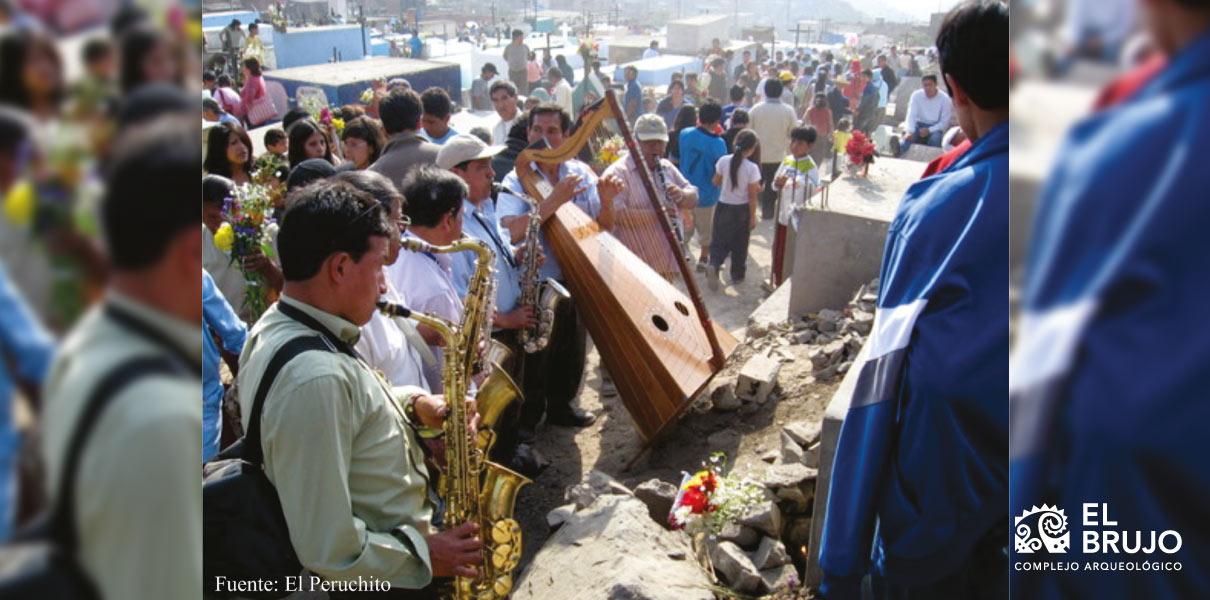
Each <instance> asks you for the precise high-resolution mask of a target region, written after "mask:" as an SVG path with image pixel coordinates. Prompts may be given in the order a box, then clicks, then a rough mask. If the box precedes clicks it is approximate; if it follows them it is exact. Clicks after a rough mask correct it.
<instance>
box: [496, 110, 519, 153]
mask: <svg viewBox="0 0 1210 600" xmlns="http://www.w3.org/2000/svg"><path fill="white" fill-rule="evenodd" d="M497 118H499V117H497ZM519 118H521V111H517V113H516V114H515V115H513V118H512V119H509V120H508V121H505V120H504V119H499V120H497V121H496V126H495V127H492V145H493V146H502V145H504V144H505V143H507V142H508V130H510V129H512V128H513V125H514V124H516V122H517V119H519Z"/></svg>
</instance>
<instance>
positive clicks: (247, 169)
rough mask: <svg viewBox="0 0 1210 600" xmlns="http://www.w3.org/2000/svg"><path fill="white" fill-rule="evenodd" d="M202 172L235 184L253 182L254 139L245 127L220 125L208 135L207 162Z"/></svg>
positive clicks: (203, 165)
mask: <svg viewBox="0 0 1210 600" xmlns="http://www.w3.org/2000/svg"><path fill="white" fill-rule="evenodd" d="M202 170H203V171H205V172H206V173H211V174H213V175H222V176H223V177H226V178H227V179H230V180H232V181H234V182H235V183H237V184H238V183H248V182H249V181H251V180H252V138H249V137H248V132H246V131H244V128H243V127H240V126H239V125H234V124H232V123H219V124H218V125H214V126H212V127H211V128H210V131H209V133H207V135H206V160H205V162H203V163H202Z"/></svg>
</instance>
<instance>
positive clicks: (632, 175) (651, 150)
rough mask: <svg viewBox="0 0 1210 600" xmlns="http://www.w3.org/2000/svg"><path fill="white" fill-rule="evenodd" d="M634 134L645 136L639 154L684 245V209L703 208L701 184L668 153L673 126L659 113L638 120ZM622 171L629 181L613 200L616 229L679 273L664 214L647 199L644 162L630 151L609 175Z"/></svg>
mask: <svg viewBox="0 0 1210 600" xmlns="http://www.w3.org/2000/svg"><path fill="white" fill-rule="evenodd" d="M634 137H635V138H636V139H637V140H638V141H639V153H640V154H642V160H643V163H644V164H646V165H647V169H648V171H649V172H650V173H651V178H652V185H653V186H654V187H655V191H656V194H658V196H659V197H658V198H656V200H658V201H659V204H660V205H661V206H662V207H663V208H664V210H665V212H666V213H667V215H668V217H669V220H670V221H671V222H672V226H673V230H674V231H675V232H676V234H677V239H678V240H679V241H680V243H681V244H682V245H683V244H684V240H685V225H684V221H683V220H682V219H681V210H691V209H693V208H696V207H697V188H696V187H694V186H693V184H691V183H689V180H687V179H685V176H684V175H682V174H681V172H680V171H679V170H677V168H676V165H673V164H672V163H671V162H670V161H668V160H667V159H665V158H663V156H664V151H665V150H666V149H667V148H668V126H667V124H666V123H664V119H663V118H662V117H660V116H659V115H655V114H651V115H643V116H641V117H639V118H638V120H636V121H635V123H634ZM611 174H612V175H617V176H618V177H619V178H621V179H623V180H624V181H625V182H626V185H625V188H624V189H623V191H621V192H619V193H618V195H617V197H615V198H614V200H613V205H612V210H613V220H612V221H613V227H612V229H611V230H610V231H611V233H613V235H614V237H616V238H618V240H620V241H621V242H622V243H623V244H625V245H626V247H627V248H630V250H631V251H633V252H634V253H635V254H637V255H638V256H639V257H640V258H642V259H643V261H644V262H646V263H647V264H648V265H650V266H651V268H652V269H655V270H656V272H658V273H659V274H660V275H662V276H663V277H664V278H665V279H668V280H670V281H671V280H672V279H674V278H675V277H676V276H677V274H678V273H679V269H678V267H677V264H676V258H675V254H673V252H672V249H671V248H670V247H668V245H667V244H666V243H665V242H664V234H663V232H662V231H661V229H660V223H659V221H658V219H659V215H657V214H656V212H655V210H654V209H653V208H652V206H651V201H650V200H649V199H648V198H647V189H646V188H645V187H643V180H642V178H641V176H640V175H639V166H638V162H637V161H636V160H635V157H634V156H627V157H626V158H624V159H622V160H619V161H617V162H615V163H613V165H611V166H610V167H609V168H608V169H606V170H605V176H609V175H611Z"/></svg>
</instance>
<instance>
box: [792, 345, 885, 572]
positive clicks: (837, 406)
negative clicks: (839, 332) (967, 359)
mask: <svg viewBox="0 0 1210 600" xmlns="http://www.w3.org/2000/svg"><path fill="white" fill-rule="evenodd" d="M868 353H869V346H868V345H867V346H863V347H862V349H861V352H860V353H859V354H858V355H857V358H856V359H854V360H853V364H854V365H860V364H862V363H864V362H865V358H866V355H867V354H868ZM860 372H861V369H860V368H854V369H849V370H848V372H847V373H845V377H844V379H843V380H841V382H840V387H838V388H837V389H836V393H835V394H833V395H832V400H831V402H829V403H828V408H827V411H826V412H825V413H824V417H823V424H822V427H821V431H820V440H819V448H818V451H819V473H818V474H817V475H816V476H815V511H814V513H813V514H812V516H811V542H810V544H809V545H808V547H807V571H806V574H805V579H806V581H805V583H806V584H807V586H808V587H810V588H813V589H814V588H818V587H819V582H820V581H821V580H822V579H823V571H822V570H820V568H819V541H820V537H821V536H822V535H823V522H824V516H825V515H826V514H827V510H828V488H829V486H830V485H831V483H832V460H833V459H834V458H835V457H836V442H837V441H839V439H840V427H841V425H844V418H845V415H846V414H848V412H849V405H850V404H851V403H852V401H853V393H854V392H855V391H856V389H857V375H858V373H860Z"/></svg>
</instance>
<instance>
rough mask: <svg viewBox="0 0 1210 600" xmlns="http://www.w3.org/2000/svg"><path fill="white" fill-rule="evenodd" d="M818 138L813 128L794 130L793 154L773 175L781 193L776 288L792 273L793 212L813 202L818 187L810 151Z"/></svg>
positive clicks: (774, 275)
mask: <svg viewBox="0 0 1210 600" xmlns="http://www.w3.org/2000/svg"><path fill="white" fill-rule="evenodd" d="M817 140H818V133H817V132H816V131H815V128H814V127H811V126H806V127H795V128H794V129H791V130H790V155H789V156H787V157H786V158H785V160H783V161H782V163H781V166H780V167H778V169H777V174H776V175H774V177H773V189H774V190H777V191H778V192H780V197H779V198H778V210H777V230H776V232H775V233H774V236H773V270H772V271H771V272H770V274H769V284H771V287H772V288H773V289H776V288H777V286H779V285H781V282H782V281H783V280H784V279H785V277H786V275H788V274H789V273H790V267H791V265H792V262H793V255H792V250H791V252H789V253H788V252H787V246H788V245H789V244H788V238H789V226H790V225H791V223H792V222H793V221H794V220H795V219H794V213H795V212H796V211H798V210H801V209H803V208H805V207H807V206H810V205H811V194H812V193H814V190H815V189H816V188H818V187H819V169H818V168H817V167H816V165H815V160H814V159H812V158H811V150H812V149H813V148H814V147H815V142H816V141H817ZM796 230H797V228H796Z"/></svg>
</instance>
